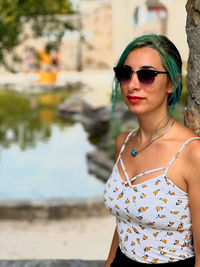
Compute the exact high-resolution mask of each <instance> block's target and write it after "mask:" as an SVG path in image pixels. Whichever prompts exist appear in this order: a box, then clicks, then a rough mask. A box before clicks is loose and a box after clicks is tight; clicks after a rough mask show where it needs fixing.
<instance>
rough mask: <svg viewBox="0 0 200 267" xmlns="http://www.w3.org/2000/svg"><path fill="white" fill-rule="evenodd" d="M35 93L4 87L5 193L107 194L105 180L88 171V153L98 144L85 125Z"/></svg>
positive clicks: (1, 167) (0, 130) (1, 179)
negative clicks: (93, 142)
mask: <svg viewBox="0 0 200 267" xmlns="http://www.w3.org/2000/svg"><path fill="white" fill-rule="evenodd" d="M30 99H31V101H30ZM33 99H34V98H33V96H31V98H30V96H27V95H26V96H20V95H18V94H16V93H13V92H9V93H5V92H1V93H0V138H1V159H0V199H4V200H5V199H7V200H15V199H18V200H19V199H20V200H21V199H29V200H30V199H52V198H53V199H55V198H56V199H57V198H65V199H68V198H70V199H71V198H88V197H96V196H101V195H102V192H103V187H104V185H103V183H102V182H101V181H99V180H97V179H96V178H95V177H93V176H92V175H89V174H88V173H87V162H86V157H85V155H86V153H87V152H89V151H91V150H93V149H94V148H93V146H92V145H91V144H90V143H89V141H88V136H87V133H86V132H85V131H84V129H83V127H82V125H81V124H78V123H77V124H72V123H71V122H68V123H66V122H63V121H61V120H59V119H58V118H57V117H56V110H55V108H54V106H51V107H49V106H48V107H47V106H44V105H41V102H39V101H36V100H38V99H41V98H38V97H36V96H35V99H36V100H34V101H35V102H34V101H33ZM57 99H58V98H57ZM33 103H34V104H33ZM33 106H34V107H33Z"/></svg>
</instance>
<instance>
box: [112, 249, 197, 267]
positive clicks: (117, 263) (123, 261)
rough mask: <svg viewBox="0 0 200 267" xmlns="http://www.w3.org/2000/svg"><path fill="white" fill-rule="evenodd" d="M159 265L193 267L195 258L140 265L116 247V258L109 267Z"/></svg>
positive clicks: (165, 266)
mask: <svg viewBox="0 0 200 267" xmlns="http://www.w3.org/2000/svg"><path fill="white" fill-rule="evenodd" d="M156 264H157V265H159V266H162V267H170V266H172V267H184V266H186V267H194V264H195V257H192V258H188V259H186V260H180V261H176V262H169V263H141V262H136V261H133V260H131V259H129V258H128V257H126V256H125V255H124V254H123V253H122V252H121V249H120V248H119V247H118V249H117V252H116V256H115V259H114V261H113V262H112V263H111V265H110V266H111V267H142V266H149V265H154V266H155V265H156Z"/></svg>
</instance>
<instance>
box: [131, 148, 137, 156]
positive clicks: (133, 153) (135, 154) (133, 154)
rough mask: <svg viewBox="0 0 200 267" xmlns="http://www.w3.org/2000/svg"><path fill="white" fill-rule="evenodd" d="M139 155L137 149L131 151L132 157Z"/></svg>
mask: <svg viewBox="0 0 200 267" xmlns="http://www.w3.org/2000/svg"><path fill="white" fill-rule="evenodd" d="M137 154H138V152H137V151H136V150H135V149H133V150H132V151H131V155H132V156H133V157H136V156H137Z"/></svg>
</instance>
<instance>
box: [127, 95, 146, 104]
mask: <svg viewBox="0 0 200 267" xmlns="http://www.w3.org/2000/svg"><path fill="white" fill-rule="evenodd" d="M127 98H128V100H129V102H131V103H132V104H137V103H139V102H140V101H142V100H144V97H140V96H127Z"/></svg>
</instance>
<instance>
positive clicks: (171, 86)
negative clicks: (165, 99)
mask: <svg viewBox="0 0 200 267" xmlns="http://www.w3.org/2000/svg"><path fill="white" fill-rule="evenodd" d="M173 92H174V86H173V83H172V81H171V80H170V79H169V80H168V84H167V93H168V94H172V93H173Z"/></svg>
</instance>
